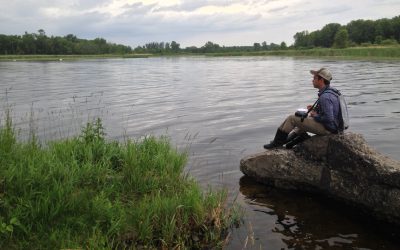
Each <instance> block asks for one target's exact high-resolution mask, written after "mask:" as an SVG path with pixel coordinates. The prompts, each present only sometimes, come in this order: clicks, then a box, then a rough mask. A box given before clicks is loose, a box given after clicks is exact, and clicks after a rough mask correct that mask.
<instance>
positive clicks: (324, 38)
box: [314, 23, 341, 48]
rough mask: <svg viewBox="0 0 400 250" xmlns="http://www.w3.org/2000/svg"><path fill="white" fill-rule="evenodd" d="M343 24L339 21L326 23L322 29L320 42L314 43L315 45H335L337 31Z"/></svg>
mask: <svg viewBox="0 0 400 250" xmlns="http://www.w3.org/2000/svg"><path fill="white" fill-rule="evenodd" d="M340 27H341V25H340V24H338V23H330V24H327V25H325V26H324V27H323V28H322V29H321V31H320V34H319V35H320V36H319V44H314V45H315V46H321V47H325V48H330V47H332V46H333V43H334V38H335V35H336V32H337V31H338V30H339V29H340Z"/></svg>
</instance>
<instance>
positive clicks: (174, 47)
mask: <svg viewBox="0 0 400 250" xmlns="http://www.w3.org/2000/svg"><path fill="white" fill-rule="evenodd" d="M170 46H171V50H172V51H173V52H178V51H179V50H180V48H179V47H180V46H181V45H180V44H179V43H177V42H175V41H172V42H171V45H170Z"/></svg>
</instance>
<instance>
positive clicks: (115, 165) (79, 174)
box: [0, 113, 239, 249]
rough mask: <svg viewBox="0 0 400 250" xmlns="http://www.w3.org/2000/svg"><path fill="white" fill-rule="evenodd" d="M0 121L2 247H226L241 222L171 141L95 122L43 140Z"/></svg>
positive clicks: (0, 229)
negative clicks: (112, 134) (119, 134)
mask: <svg viewBox="0 0 400 250" xmlns="http://www.w3.org/2000/svg"><path fill="white" fill-rule="evenodd" d="M0 125H1V126H0V249H83V248H85V249H86V248H88V249H115V248H116V249H137V248H141V247H148V248H158V249H160V248H161V249H172V248H179V249H189V248H190V249H191V248H195V249H196V248H209V247H213V248H222V246H223V241H224V237H225V236H226V235H227V230H228V229H229V227H230V226H232V225H233V224H234V223H236V222H238V220H239V217H238V212H237V210H236V208H234V207H228V206H227V205H226V204H225V202H226V192H225V191H217V192H215V191H208V192H203V191H202V190H201V188H200V187H199V185H198V184H197V183H196V182H195V181H194V180H193V179H192V178H190V177H189V176H188V175H187V174H184V173H183V170H184V166H185V163H186V160H187V155H186V154H185V153H181V152H178V151H177V150H176V149H174V148H173V147H172V146H171V145H170V143H169V140H168V139H167V138H166V137H161V138H155V137H152V136H149V137H146V138H144V139H141V140H129V139H127V140H125V141H124V142H117V141H107V140H106V139H105V133H104V129H103V126H102V123H101V120H100V119H97V120H96V121H94V122H91V123H88V124H87V125H86V127H85V128H83V129H82V132H81V134H80V136H76V137H73V138H69V139H63V140H58V141H53V142H49V143H47V144H46V145H45V146H41V145H40V144H39V143H37V142H36V141H35V140H36V139H35V137H31V140H30V141H28V142H19V141H18V140H17V138H16V132H15V129H14V127H13V124H12V121H11V118H10V114H9V113H6V116H5V119H4V122H3V123H2V124H0Z"/></svg>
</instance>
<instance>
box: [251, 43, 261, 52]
mask: <svg viewBox="0 0 400 250" xmlns="http://www.w3.org/2000/svg"><path fill="white" fill-rule="evenodd" d="M253 48H254V50H255V51H259V50H261V44H260V43H254V45H253Z"/></svg>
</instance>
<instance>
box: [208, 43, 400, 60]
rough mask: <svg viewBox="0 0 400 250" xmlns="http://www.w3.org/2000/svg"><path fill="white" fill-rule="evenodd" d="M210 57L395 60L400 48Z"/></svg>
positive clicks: (284, 51)
mask: <svg viewBox="0 0 400 250" xmlns="http://www.w3.org/2000/svg"><path fill="white" fill-rule="evenodd" d="M208 55H209V56H299V57H336V58H343V59H363V58H365V59H394V60H399V58H400V46H386V47H351V48H345V49H331V48H316V49H287V50H274V51H250V52H227V53H224V52H221V53H210V54H208Z"/></svg>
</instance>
